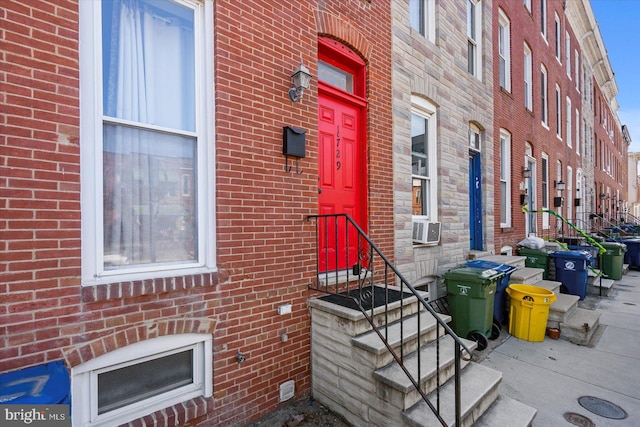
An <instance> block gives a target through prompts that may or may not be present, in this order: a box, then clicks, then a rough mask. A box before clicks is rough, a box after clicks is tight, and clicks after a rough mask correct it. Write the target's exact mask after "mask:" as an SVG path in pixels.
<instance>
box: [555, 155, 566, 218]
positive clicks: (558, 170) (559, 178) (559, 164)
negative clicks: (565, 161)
mask: <svg viewBox="0 0 640 427" xmlns="http://www.w3.org/2000/svg"><path fill="white" fill-rule="evenodd" d="M556 176H557V178H556V181H557V182H560V181H562V162H561V161H560V160H558V161H557V162H556ZM566 185H567V183H566V182H565V188H566ZM556 195H557V196H560V197H561V196H562V191H560V190H559V189H557V190H556ZM556 208H557V209H558V213H559V214H560V215H562V206H558V207H556Z"/></svg>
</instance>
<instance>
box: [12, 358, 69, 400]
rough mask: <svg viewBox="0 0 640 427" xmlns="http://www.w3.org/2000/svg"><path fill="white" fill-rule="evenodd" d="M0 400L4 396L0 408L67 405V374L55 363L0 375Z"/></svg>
mask: <svg viewBox="0 0 640 427" xmlns="http://www.w3.org/2000/svg"><path fill="white" fill-rule="evenodd" d="M0 396H5V399H6V400H4V401H2V403H3V404H12V405H13V404H15V405H19V404H34V405H39V404H43V405H47V404H51V405H62V404H66V405H68V404H70V403H71V380H70V378H69V371H67V368H66V367H65V366H64V364H63V363H62V361H57V362H51V363H46V364H44V365H38V366H34V367H31V368H25V369H21V370H19V371H12V372H7V373H4V374H0ZM7 396H8V397H7Z"/></svg>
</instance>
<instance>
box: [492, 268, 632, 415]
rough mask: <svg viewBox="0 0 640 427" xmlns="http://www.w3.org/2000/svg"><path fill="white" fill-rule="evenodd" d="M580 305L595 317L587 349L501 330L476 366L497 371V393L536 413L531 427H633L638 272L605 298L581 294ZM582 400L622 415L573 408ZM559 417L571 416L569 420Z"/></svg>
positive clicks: (617, 285) (628, 273)
mask: <svg viewBox="0 0 640 427" xmlns="http://www.w3.org/2000/svg"><path fill="white" fill-rule="evenodd" d="M580 305H581V306H582V307H585V308H595V310H597V311H598V312H600V313H601V317H600V324H601V325H602V326H600V330H598V331H596V334H595V336H594V338H593V340H592V342H591V344H590V345H589V346H578V345H576V344H572V343H570V342H569V341H566V340H563V339H559V340H552V339H550V338H549V337H545V340H544V342H539V343H532V342H528V341H523V340H520V339H517V338H514V337H512V336H509V335H508V334H507V332H506V329H508V328H506V327H505V328H503V331H502V334H501V337H500V338H499V339H498V340H497V343H496V344H497V345H496V346H495V347H494V348H493V350H491V347H493V346H491V347H490V348H488V349H487V350H486V352H487V355H486V356H485V358H484V360H483V361H482V362H481V364H482V365H485V366H488V367H491V368H494V369H497V370H499V371H501V372H502V373H503V378H502V384H501V385H500V393H501V394H503V395H505V396H509V397H511V398H514V399H516V400H519V401H520V402H523V403H526V404H527V405H529V406H533V407H534V408H536V409H537V410H538V413H537V416H536V418H535V419H534V421H533V426H534V427H547V426H549V427H555V426H571V425H590V424H588V423H584V421H583V423H578V422H577V421H575V420H576V417H578V418H579V417H580V416H583V417H586V418H587V419H588V420H590V421H591V422H592V423H593V425H596V426H598V427H605V426H611V427H622V426H625V427H626V426H638V425H640V271H637V270H635V271H634V270H629V271H628V272H627V274H625V275H624V276H623V278H622V279H621V280H618V281H616V282H615V285H614V287H613V291H612V293H611V295H610V296H609V297H594V296H587V297H586V298H585V300H584V301H581V302H580ZM501 340H503V341H502V342H501V343H500V341H501ZM489 352H490V353H489ZM582 396H593V397H596V398H599V399H604V400H606V401H609V402H611V403H613V404H615V405H617V406H619V407H621V408H622V409H623V410H624V411H626V413H627V414H628V416H627V417H626V418H625V419H611V418H608V417H605V416H601V415H597V414H595V413H593V412H590V411H589V410H587V409H585V408H584V407H582V406H581V405H580V404H579V402H578V399H579V398H580V397H582ZM604 409H607V408H604ZM565 413H572V414H573V415H569V417H570V419H571V420H573V422H570V421H568V420H567V419H565ZM601 413H603V412H601ZM607 413H609V414H611V413H612V412H604V414H607Z"/></svg>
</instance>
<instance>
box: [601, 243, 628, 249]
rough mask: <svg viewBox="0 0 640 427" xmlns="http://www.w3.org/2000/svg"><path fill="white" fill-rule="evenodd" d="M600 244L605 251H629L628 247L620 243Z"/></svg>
mask: <svg viewBox="0 0 640 427" xmlns="http://www.w3.org/2000/svg"><path fill="white" fill-rule="evenodd" d="M600 244H601V245H602V247H603V248H605V249H627V245H625V244H624V243H620V242H602V243H600Z"/></svg>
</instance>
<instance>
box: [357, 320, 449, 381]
mask: <svg viewBox="0 0 640 427" xmlns="http://www.w3.org/2000/svg"><path fill="white" fill-rule="evenodd" d="M439 317H440V319H441V320H442V321H443V322H445V323H448V322H449V321H451V316H449V315H446V314H440V315H439ZM418 326H419V330H420V334H419V335H420V346H422V345H425V344H426V343H429V342H431V341H434V340H435V339H436V336H437V335H440V336H442V335H444V329H443V328H442V327H439V328H436V326H437V321H436V318H435V317H433V315H432V314H431V313H430V312H428V311H426V310H422V311H421V312H420V317H418V315H417V314H414V315H412V316H407V317H405V318H403V320H400V321H397V322H395V323H392V324H390V325H389V326H387V327H384V326H383V327H381V328H380V333H381V334H382V336H385V337H387V341H388V343H389V345H390V346H391V347H392V348H393V349H394V351H395V352H396V353H397V354H400V346H401V345H402V351H403V354H410V353H412V352H414V351H416V349H417V348H418ZM437 329H439V333H438V331H437ZM401 332H402V334H403V335H404V336H403V337H402V336H401V334H400V333H401ZM351 342H352V343H353V345H354V346H355V347H357V348H360V349H362V350H365V351H366V352H369V353H371V356H369V357H371V358H375V363H374V367H375V368H376V369H377V368H381V367H383V366H385V365H387V364H389V363H391V362H392V361H394V359H393V356H392V355H391V353H390V352H389V351H388V349H387V347H386V346H385V345H384V343H383V342H382V340H381V339H380V337H379V336H378V334H377V333H376V332H375V331H369V332H366V333H364V334H361V335H358V336H357V337H354V338H353V339H352V340H351Z"/></svg>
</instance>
